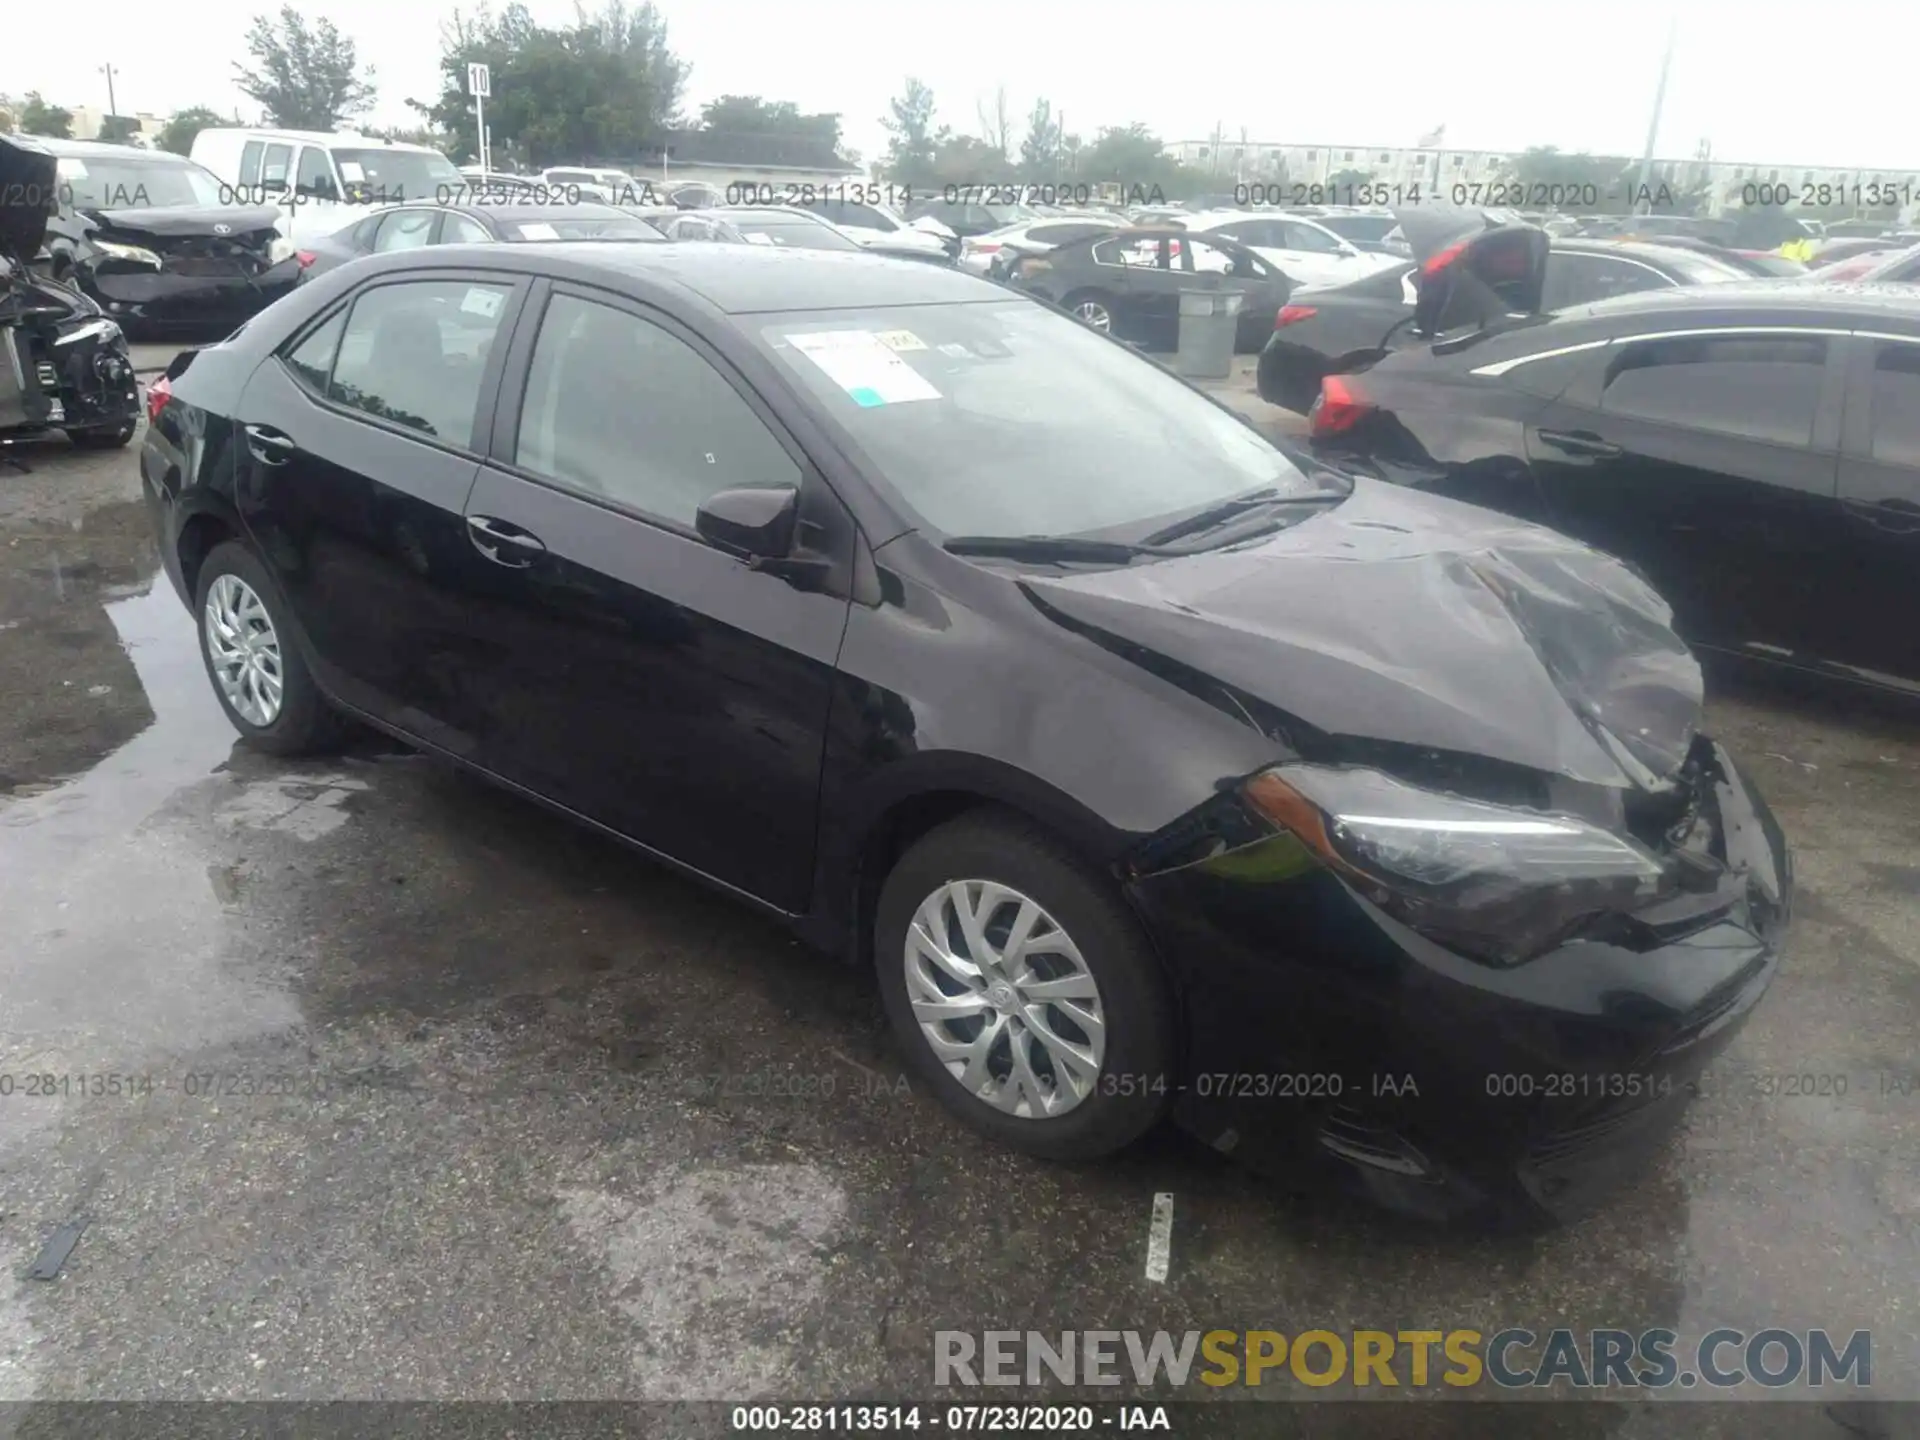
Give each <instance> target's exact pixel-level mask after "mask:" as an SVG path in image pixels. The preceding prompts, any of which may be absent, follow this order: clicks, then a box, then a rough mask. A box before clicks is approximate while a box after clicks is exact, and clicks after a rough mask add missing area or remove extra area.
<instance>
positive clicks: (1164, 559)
mask: <svg viewBox="0 0 1920 1440" xmlns="http://www.w3.org/2000/svg"><path fill="white" fill-rule="evenodd" d="M482 357H484V358H482ZM154 403H155V414H154V423H153V425H152V426H151V427H150V432H149V435H150V438H149V439H148V441H147V443H146V445H145V447H144V450H143V453H142V456H141V469H142V475H143V478H144V483H145V487H146V494H147V499H148V503H149V505H150V506H151V509H152V513H153V517H154V522H155V526H156V530H157V534H158V536H159V543H160V550H161V554H162V556H163V559H164V563H165V566H166V570H167V574H168V577H169V579H170V580H171V582H172V584H173V585H174V587H175V588H176V589H177V590H178V592H179V594H180V596H181V598H182V599H183V600H184V601H185V602H186V604H187V605H188V607H189V609H190V613H191V615H192V617H193V624H194V626H195V627H196V629H197V630H198V632H199V635H200V642H201V646H202V650H203V654H204V657H205V662H206V667H207V671H208V674H209V677H210V680H211V683H212V685H213V688H214V691H215V693H216V694H217V696H218V697H219V701H220V703H221V705H222V706H223V707H224V708H225V710H226V713H227V715H228V717H229V719H230V720H231V721H232V722H233V724H234V726H235V727H236V728H237V729H238V730H239V732H240V733H241V734H242V735H243V736H244V737H246V738H247V739H248V740H250V741H251V742H253V743H254V744H255V745H257V746H260V747H262V748H265V749H267V750H270V751H275V752H279V753H288V754H292V753H301V752H306V751H310V750H314V749H318V748H324V747H325V746H326V745H328V744H329V743H331V742H332V741H334V740H335V739H337V738H338V736H339V735H340V733H341V727H342V725H343V724H344V723H346V722H347V721H349V720H353V721H359V722H363V723H368V724H372V725H374V726H377V727H379V728H381V729H383V730H386V731H389V732H391V733H392V734H394V735H397V736H399V737H400V738H402V739H403V740H405V741H406V742H408V743H410V744H412V745H414V746H417V747H419V748H421V749H423V750H426V751H428V752H430V753H433V754H436V755H439V756H442V757H445V758H446V759H448V760H451V761H453V762H456V763H458V764H461V765H463V766H466V767H469V768H470V769H472V770H474V771H476V772H477V773H479V774H481V775H483V776H486V777H488V778H490V779H493V780H495V781H498V782H499V783H501V784H503V785H505V786H507V787H509V788H511V789H513V790H515V791H517V792H518V793H520V794H522V795H526V796H531V797H534V798H536V799H538V800H540V801H542V802H543V803H545V804H547V805H549V806H552V807H554V808H556V809H558V810H561V811H563V812H565V813H568V814H570V815H573V816H576V817H578V818H579V819H581V820H582V821H584V822H585V823H587V824H589V825H592V826H594V827H596V828H598V829H599V830H601V831H602V832H604V833H607V834H610V835H614V836H618V837H620V838H621V839H623V840H625V841H627V842H628V843H630V844H632V845H633V846H635V847H636V848H637V849H639V850H640V851H642V852H643V853H645V854H648V855H651V856H654V857H657V858H658V859H661V860H663V861H666V862H668V863H670V864H673V865H675V866H677V867H679V868H681V869H683V870H685V871H687V872H689V873H691V874H693V875H695V876H697V877H699V878H701V879H703V880H705V881H707V882H710V883H712V884H713V885H715V886H717V887H719V888H720V889H721V890H723V891H725V892H726V893H728V894H730V895H732V896H734V897H736V898H738V899H740V900H742V901H744V902H746V903H748V904H751V905H754V906H756V907H758V908H759V909H761V910H762V911H764V912H767V913H768V914H770V915H773V916H775V917H777V918H779V919H781V920H782V921H784V922H786V923H788V924H790V925H792V926H793V927H794V928H795V929H796V930H797V931H798V932H799V933H800V934H801V935H803V936H805V937H806V938H808V939H810V940H812V941H814V942H816V943H817V944H819V945H822V946H825V947H827V948H829V949H830V950H832V951H834V952H836V953H838V954H840V955H842V956H845V957H846V958H848V959H849V960H850V961H852V962H853V963H856V964H859V965H863V966H867V965H870V966H873V967H874V969H875V972H876V974H877V977H878V981H879V985H880V991H881V995H882V997H883V1000H884V1004H885V1008H886V1012H887V1014H888V1016H889V1018H890V1020H891V1022H892V1025H893V1030H894V1034H895V1037H896V1041H897V1044H898V1045H899V1047H900V1049H901V1051H902V1053H903V1055H904V1057H905V1059H906V1060H907V1062H908V1063H909V1064H910V1065H911V1066H912V1067H913V1069H914V1070H915V1072H916V1073H917V1074H918V1076H919V1077H920V1079H921V1081H922V1083H923V1084H924V1085H925V1086H926V1087H927V1088H928V1090H929V1091H930V1093H932V1094H934V1095H937V1096H938V1097H939V1098H940V1100H941V1101H942V1102H943V1103H945V1104H946V1105H947V1106H949V1107H950V1108H951V1109H952V1110H953V1111H954V1112H955V1113H956V1114H958V1115H959V1116H960V1117H961V1118H962V1119H964V1120H966V1121H967V1122H968V1123H970V1124H972V1125H974V1126H976V1127H977V1128H978V1129H979V1130H981V1131H982V1132H984V1133H985V1134H986V1135H988V1136H991V1137H993V1138H994V1139H996V1140H998V1141H1001V1142H1003V1143H1005V1144H1007V1145H1010V1146H1013V1147H1015V1148H1017V1149H1020V1150H1024V1151H1026V1152H1029V1153H1031V1154H1034V1155H1038V1156H1043V1157H1050V1158H1057V1159H1070V1158H1086V1157H1092V1156H1097V1155H1102V1154H1106V1153H1109V1152H1112V1151H1114V1150H1116V1149H1118V1148H1120V1147H1122V1146H1124V1145H1126V1144H1127V1143H1128V1142H1130V1141H1131V1140H1133V1139H1134V1138H1135V1137H1137V1136H1139V1135H1141V1134H1142V1133H1143V1132H1144V1131H1146V1130H1147V1129H1148V1127H1150V1126H1151V1125H1153V1124H1154V1123H1155V1121H1156V1120H1157V1119H1158V1117H1160V1116H1161V1115H1162V1114H1164V1113H1166V1112H1168V1111H1170V1110H1171V1111H1172V1112H1173V1113H1174V1114H1175V1115H1176V1116H1177V1117H1178V1118H1179V1119H1180V1120H1181V1121H1182V1122H1183V1123H1184V1124H1186V1125H1187V1126H1188V1127H1190V1128H1191V1129H1192V1130H1194V1131H1195V1132H1196V1133H1198V1134H1199V1135H1200V1136H1201V1137H1202V1138H1203V1139H1204V1140H1206V1141H1207V1142H1209V1143H1211V1144H1213V1145H1215V1146H1216V1147H1218V1148H1220V1149H1222V1150H1231V1151H1233V1152H1234V1153H1235V1154H1236V1155H1242V1156H1246V1157H1248V1158H1249V1159H1251V1160H1255V1161H1264V1162H1266V1163H1269V1164H1271V1165H1273V1166H1274V1167H1275V1168H1276V1169H1277V1170H1279V1171H1280V1172H1281V1173H1283V1174H1285V1175H1287V1176H1289V1177H1292V1178H1295V1179H1304V1178H1306V1177H1308V1176H1313V1175H1320V1176H1325V1177H1328V1178H1333V1179H1337V1180H1339V1181H1341V1182H1343V1183H1345V1184H1347V1185H1349V1186H1351V1187H1352V1188H1354V1189H1355V1190H1357V1191H1359V1192H1360V1193H1363V1194H1365V1195H1368V1196H1372V1197H1374V1198H1376V1199H1378V1200H1381V1201H1383V1202H1385V1203H1388V1204H1392V1205H1398V1206H1401V1207H1403V1208H1406V1209H1409V1210H1413V1211H1417V1212H1419V1213H1422V1214H1426V1215H1435V1216H1459V1215H1472V1216H1475V1217H1489V1218H1496V1217H1497V1218H1501V1219H1520V1220H1538V1219H1541V1218H1544V1217H1550V1216H1555V1215H1560V1214H1564V1213H1567V1212H1568V1210H1570V1209H1571V1208H1573V1207H1576V1206H1578V1205H1579V1204H1581V1203H1583V1202H1586V1201H1590V1200H1592V1199H1593V1198H1596V1196H1597V1195H1598V1193H1599V1192H1600V1190H1601V1188H1602V1183H1601V1182H1603V1181H1605V1180H1609V1179H1614V1178H1618V1177H1619V1176H1620V1175H1621V1174H1623V1173H1627V1170H1628V1167H1626V1166H1623V1165H1622V1163H1621V1161H1622V1160H1624V1159H1625V1158H1627V1157H1628V1156H1630V1155H1631V1154H1633V1153H1634V1152H1635V1151H1637V1150H1639V1149H1640V1148H1642V1147H1644V1146H1646V1145H1648V1144H1650V1143H1651V1142H1652V1141H1653V1140H1654V1139H1656V1138H1657V1137H1659V1136H1660V1135H1662V1134H1663V1133H1664V1132H1665V1130H1666V1129H1667V1127H1668V1126H1670V1125H1671V1123H1672V1121H1673V1120H1674V1118H1675V1117H1676V1116H1677V1114H1678V1113H1679V1111H1680V1109H1681V1107H1682V1106H1683V1104H1684V1102H1685V1100H1686V1098H1687V1095H1688V1093H1689V1088H1690V1087H1689V1082H1690V1081H1691V1080H1692V1079H1693V1077H1694V1076H1695V1075H1696V1074H1697V1073H1698V1071H1699V1069H1700V1067H1701V1066H1702V1065H1703V1064H1704V1063H1705V1062H1706V1060H1707V1059H1708V1057H1710V1056H1711V1055H1713V1054H1714V1053H1716V1052H1717V1051H1718V1050H1720V1049H1721V1047H1723V1046H1724V1045H1725V1044H1726V1043H1727V1041H1728V1040H1729V1038H1730V1037H1731V1036H1732V1035H1733V1034H1734V1033H1735V1032H1736V1031H1737V1030H1738V1029H1739V1027H1740V1025H1741V1023H1742V1021H1743V1020H1744V1019H1745V1018H1746V1017H1747V1015H1748V1014H1749V1013H1750V1012H1751V1011H1752V1009H1753V1007H1754V1005H1755V1004H1756V1002H1757V1001H1758V1000H1759V999H1760V997H1761V994H1762V992H1763V991H1764V990H1765V989H1766V987H1767V985H1768V983H1769V981H1770V980H1771V978H1772V975H1773V971H1774V966H1775V961H1774V950H1775V946H1776V943H1777V941H1778V938H1779V936H1780V934H1781V930H1782V925H1783V922H1784V920H1785V915H1786V906H1787V901H1788V893H1787V892H1788V870H1787V856H1786V851H1785V848H1784V844H1783V841H1782V839H1781V836H1780V833H1779V830H1778V828H1777V827H1776V826H1775V825H1774V823H1773V821H1772V820H1771V818H1770V817H1769V815H1768V812H1767V810H1766V807H1765V805H1764V804H1763V803H1762V802H1761V801H1760V799H1759V798H1758V796H1757V795H1756V794H1755V792H1754V790H1753V789H1752V787H1751V786H1750V784H1749V783H1748V781H1747V780H1746V778H1745V777H1744V775H1743V774H1742V772H1741V770H1740V768H1739V766H1738V765H1737V764H1736V763H1735V762H1734V760H1733V759H1732V758H1731V757H1730V756H1729V755H1728V754H1727V752H1726V751H1725V750H1724V749H1723V748H1722V747H1721V746H1719V745H1718V744H1716V743H1714V742H1713V741H1711V740H1709V739H1707V738H1705V737H1703V736H1701V735H1700V734H1699V733H1698V729H1697V726H1698V723H1699V718H1700V701H1701V687H1700V675H1699V670H1698V667H1697V666H1696V665H1695V664H1694V662H1693V660H1692V659H1691V658H1690V657H1689V656H1688V654H1687V652H1686V650H1685V649H1684V648H1683V647H1682V646H1681V644H1680V643H1679V641H1678V640H1677V639H1676V638H1675V637H1674V636H1673V634H1672V632H1671V631H1670V630H1669V629H1668V628H1667V625H1666V619H1667V611H1666V608H1665V606H1664V605H1662V603H1661V602H1660V601H1659V599H1657V598H1656V597H1655V596H1654V595H1653V593H1652V592H1651V591H1649V590H1648V589H1647V588H1646V587H1645V586H1644V585H1643V584H1641V582H1640V581H1639V580H1637V579H1636V578H1635V577H1634V576H1633V575H1632V574H1631V573H1630V572H1629V571H1628V570H1626V569H1625V568H1624V567H1622V566H1621V565H1619V564H1618V563H1617V562H1615V561H1612V560H1610V559H1608V558H1606V557H1604V556H1602V555H1600V554H1598V553H1596V552H1595V551H1593V550H1590V549H1588V548H1587V547H1585V546H1582V545H1579V544H1576V543H1574V542H1571V541H1568V540H1565V539H1563V538H1562V537H1560V536H1557V535H1554V534H1552V533H1551V532H1548V531H1544V530H1540V529H1536V528H1533V527H1529V526H1525V525H1520V524H1516V523H1513V522H1509V521H1506V520H1504V519H1500V518H1497V517H1493V516H1490V515H1488V514H1487V513H1486V512H1484V511H1479V510H1475V509H1472V508H1470V507H1466V506H1461V505H1457V504H1454V503H1452V502H1449V501H1446V500H1441V499H1437V498H1434V497H1431V496H1425V495H1420V494H1416V493H1414V492H1412V491H1408V490H1403V489H1399V488H1396V487H1393V486H1390V485H1381V484H1378V483H1376V482H1373V481H1366V480H1362V481H1360V482H1358V483H1352V482H1349V481H1348V480H1346V479H1345V478H1344V477H1342V476H1340V475H1338V474H1336V473H1333V472H1330V471H1327V470H1325V469H1323V468H1321V467H1319V466H1317V465H1315V464H1313V463H1310V462H1308V461H1306V460H1305V459H1304V457H1301V458H1298V459H1297V458H1296V457H1295V456H1293V455H1291V454H1289V453H1288V452H1285V451H1282V450H1280V449H1277V448H1276V447H1275V446H1273V445H1272V444H1270V443H1269V442H1267V441H1266V440H1264V439H1262V438H1261V437H1260V436H1259V434H1257V433H1256V432H1255V431H1254V430H1252V429H1251V428H1250V427H1248V426H1247V425H1246V424H1244V423H1243V422H1242V421H1241V420H1239V419H1238V417H1236V416H1234V415H1232V414H1231V413H1229V412H1228V411H1226V410H1225V409H1223V408H1222V407H1220V406H1219V405H1217V404H1215V403H1214V402H1213V401H1212V400H1211V399H1209V398H1208V397H1206V396H1205V395H1203V394H1201V393H1200V392H1198V391H1197V390H1195V389H1193V388H1192V387H1190V386H1188V385H1187V384H1186V383H1184V382H1183V381H1181V380H1179V379H1177V378H1175V377H1174V376H1172V375H1171V374H1169V373H1168V372H1167V371H1166V370H1165V369H1163V368H1162V367H1160V366H1159V365H1156V364H1154V363H1152V362H1150V361H1147V360H1144V359H1142V358H1141V357H1139V356H1138V355H1135V354H1133V353H1131V352H1130V351H1129V350H1128V349H1127V347H1125V346H1123V345H1120V344H1116V343H1115V342H1114V341H1112V340H1111V339H1110V338H1109V337H1106V336H1103V335H1100V334H1097V333H1095V332H1094V331H1092V330H1091V329H1089V328H1088V327H1086V326H1084V325H1081V324H1078V323H1075V322H1074V321H1073V320H1071V319H1069V318H1067V317H1065V316H1063V315H1061V314H1059V313H1057V312H1056V311H1054V310H1052V309H1050V308H1048V307H1046V306H1041V305H1034V304H1032V303H1030V302H1028V301H1027V300H1024V299H1022V298H1020V297H1018V296H1014V295H1009V294H1008V293H1007V291H1006V289H1005V288H1004V287H1002V286H999V285H995V284H993V283H991V282H989V281H986V280H983V279H979V278H976V277H973V276H969V275H965V274H961V273H958V272H955V271H952V270H946V269H940V268H936V267H930V266H922V265H909V264H906V263H903V262H898V261H889V260H876V259H873V258H871V257H862V258H861V259H858V260H851V261H850V260H848V259H847V258H846V257H844V256H840V255H828V254H820V253H817V252H811V251H800V250H783V249H776V248H773V247H766V246H752V245H704V244H692V245H570V244H556V245H494V246H460V247H448V248H446V249H444V250H437V251H434V252H431V253H429V252H424V251H422V252H418V253H415V254H413V255H383V256H377V257H375V258H373V259H371V260H368V261H364V262H362V263H360V264H358V265H354V266H351V267H346V268H342V269H339V270H336V271H334V272H333V273H331V274H329V275H324V276H322V277H320V278H319V279H318V280H317V281H315V282H314V283H312V284H310V285H307V286H305V287H303V288H302V290H301V291H300V292H299V293H297V294H296V295H295V296H293V297H292V298H290V299H289V300H287V301H286V302H284V303H283V304H281V305H279V306H276V307H275V308H274V309H273V310H271V311H269V312H267V313H266V314H265V315H263V316H261V317H260V318H259V319H258V320H256V321H255V322H254V323H253V324H252V325H251V326H249V327H248V328H247V329H245V330H243V331H241V332H240V333H239V334H237V335H235V336H233V337H231V338H229V339H228V340H226V341H225V342H223V343H221V344H218V345H214V346H212V347H209V348H207V349H202V350H199V351H195V352H192V353H190V354H186V355H183V356H181V357H180V358H179V359H177V360H176V361H175V362H174V364H173V365H172V367H171V368H170V370H169V372H168V378H167V380H166V382H165V383H164V384H160V385H156V387H155V395H154ZM475 903H485V901H484V900H483V899H476V902H475ZM796 963H806V962H805V961H803V960H796ZM663 1059H664V1060H670V1059H671V1057H663ZM1283 1077H1292V1078H1283ZM1307 1077H1311V1078H1307ZM1381 1077H1391V1082H1390V1083H1387V1084H1383V1083H1382V1078H1381ZM1501 1077H1505V1078H1504V1079H1503V1078H1501ZM1518 1077H1526V1078H1525V1079H1524V1080H1522V1079H1520V1078H1518Z"/></svg>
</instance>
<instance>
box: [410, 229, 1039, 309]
mask: <svg viewBox="0 0 1920 1440" xmlns="http://www.w3.org/2000/svg"><path fill="white" fill-rule="evenodd" d="M508 250H511V251H516V252H520V253H518V254H514V255H504V254H502V252H503V251H508ZM375 258H376V259H379V258H382V257H375ZM463 261H478V262H481V263H483V264H484V265H486V266H487V267H488V268H490V269H499V268H503V267H504V268H506V269H510V270H523V269H524V270H526V271H530V272H535V273H539V272H544V271H548V270H554V271H558V272H563V273H565V274H567V275H568V276H569V277H573V278H579V279H581V280H584V281H587V282H588V283H599V284H602V285H607V284H609V283H610V282H611V284H612V286H613V287H614V288H618V289H622V290H625V291H627V292H629V293H631V294H635V295H640V296H644V294H645V293H646V291H647V290H649V289H671V290H678V291H681V292H690V293H691V294H693V295H695V296H697V297H698V298H700V299H701V300H704V301H705V302H706V303H707V304H708V305H710V306H712V307H713V308H714V309H716V310H719V311H722V312H723V313H725V314H728V315H751V314H761V313H770V312H780V311H793V310H856V309H878V308H883V307H885V306H890V305H964V304H973V303H978V302H981V301H989V300H1008V299H1011V298H1013V297H1012V296H1011V295H1010V293H1009V292H1008V291H1007V290H1006V289H1005V288H1004V287H1003V286H999V285H996V284H994V283H993V282H992V281H989V280H983V279H981V278H979V277H978V276H974V275H970V274H968V273H967V272H966V271H964V270H956V269H949V268H948V267H946V266H943V265H925V264H921V263H920V262H918V261H914V260H890V259H887V258H886V257H885V256H881V255H875V254H872V253H870V252H867V251H864V250H863V251H859V252H849V251H840V250H799V249H786V248H776V247H772V246H759V245H670V244H669V245H657V244H637V245H627V244H608V243H606V242H604V241H602V242H597V243H596V242H594V241H565V240H562V241H555V242H551V243H548V244H545V245H534V246H521V245H513V246H500V245H433V246H422V247H420V248H418V249H413V250H403V251H397V252H394V254H393V256H392V257H391V259H389V260H387V262H386V264H387V266H389V267H391V268H393V269H396V270H402V269H414V268H422V269H432V268H445V267H447V266H450V265H458V264H460V263H462V262H463ZM622 282H624V283H622Z"/></svg>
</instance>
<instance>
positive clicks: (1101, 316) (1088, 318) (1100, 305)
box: [1060, 290, 1113, 335]
mask: <svg viewBox="0 0 1920 1440" xmlns="http://www.w3.org/2000/svg"><path fill="white" fill-rule="evenodd" d="M1060 308H1061V309H1063V310H1065V311H1066V312H1067V313H1068V314H1069V315H1071V316H1073V318H1074V319H1076V320H1078V321H1079V322H1080V323H1081V324H1083V325H1085V326H1086V327H1087V328H1088V329H1091V330H1098V331H1099V332H1100V333H1101V334H1102V335H1112V334H1113V297H1112V296H1111V295H1109V294H1107V293H1106V291H1104V290H1076V291H1074V292H1073V294H1071V295H1069V296H1067V298H1066V299H1064V300H1062V301H1061V302H1060Z"/></svg>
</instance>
